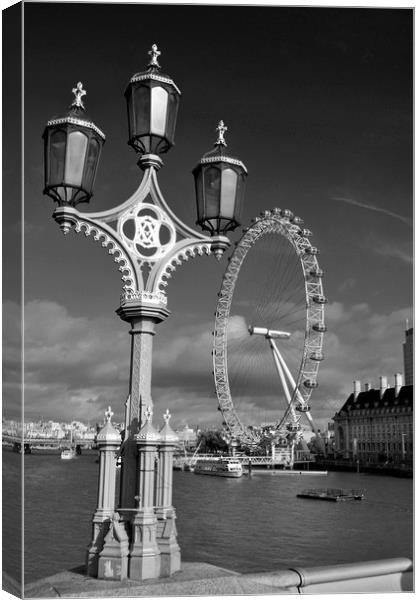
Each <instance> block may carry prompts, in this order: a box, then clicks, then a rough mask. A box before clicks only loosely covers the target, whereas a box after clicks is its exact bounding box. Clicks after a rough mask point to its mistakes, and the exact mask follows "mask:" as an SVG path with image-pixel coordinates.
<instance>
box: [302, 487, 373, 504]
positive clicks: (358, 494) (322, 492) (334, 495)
mask: <svg viewBox="0 0 420 600" xmlns="http://www.w3.org/2000/svg"><path fill="white" fill-rule="evenodd" d="M296 496H297V498H310V499H313V500H327V501H329V502H342V501H344V500H363V499H364V497H365V494H364V492H363V490H344V489H336V488H312V489H307V490H303V491H302V492H300V494H296Z"/></svg>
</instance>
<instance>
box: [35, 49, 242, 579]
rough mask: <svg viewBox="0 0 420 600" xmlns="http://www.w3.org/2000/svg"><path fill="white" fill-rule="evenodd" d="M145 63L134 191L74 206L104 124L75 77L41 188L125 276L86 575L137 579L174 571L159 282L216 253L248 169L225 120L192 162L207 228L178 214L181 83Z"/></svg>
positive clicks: (64, 221)
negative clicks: (84, 208)
mask: <svg viewBox="0 0 420 600" xmlns="http://www.w3.org/2000/svg"><path fill="white" fill-rule="evenodd" d="M149 55H150V61H149V64H148V66H147V69H146V70H145V71H143V72H140V73H136V74H135V75H133V77H132V78H131V79H130V82H129V83H128V86H127V88H126V91H125V97H126V101H127V111H128V131H129V139H128V144H129V145H130V146H131V147H132V148H133V149H134V150H135V152H136V156H137V158H138V161H137V164H138V166H139V167H140V169H141V170H142V171H143V177H142V180H141V183H140V185H139V187H138V189H137V190H136V191H135V192H134V194H133V195H132V196H131V197H130V198H129V199H128V200H126V201H125V202H122V203H121V204H119V205H118V206H117V207H115V208H113V209H110V210H106V211H101V212H89V213H82V212H79V211H78V210H77V208H76V206H77V205H78V204H79V203H81V202H89V200H90V198H91V197H92V195H93V184H94V180H95V175H96V172H97V168H98V162H99V157H100V154H101V150H102V147H103V144H104V141H105V135H104V134H103V132H102V131H101V130H100V129H99V128H98V127H97V126H96V125H95V124H94V123H93V121H92V120H91V119H90V118H89V117H88V116H87V115H86V112H85V107H84V103H83V97H84V96H85V94H86V91H85V90H84V89H83V84H82V83H81V82H79V83H78V84H77V85H76V87H75V88H74V89H73V94H74V97H75V98H74V101H73V104H72V105H71V107H70V110H69V111H68V112H67V113H66V114H65V115H64V116H62V117H57V118H53V119H51V120H50V121H48V122H47V125H46V128H45V131H44V134H43V138H44V152H45V188H44V193H45V194H47V195H49V196H50V197H51V198H53V200H55V201H56V202H57V204H58V206H57V208H56V209H55V211H54V213H53V218H54V219H55V220H56V222H57V223H58V225H59V227H60V229H61V230H62V231H63V233H64V234H67V233H68V232H69V231H70V230H71V229H74V230H75V232H76V233H80V232H83V233H84V234H85V235H86V236H90V235H93V237H94V239H95V240H96V241H100V242H101V243H102V246H103V247H104V248H107V250H108V252H109V254H111V255H113V257H114V261H115V262H116V263H117V264H118V268H119V270H120V271H121V273H122V280H123V289H122V294H121V298H120V306H119V308H118V309H117V311H116V312H117V314H118V316H119V317H120V318H121V319H122V320H123V321H126V322H128V323H129V324H130V327H131V329H130V331H129V333H130V335H131V361H130V382H129V393H128V399H127V402H126V405H125V437H124V440H123V443H122V447H121V449H120V448H119V446H120V441H121V438H120V436H119V434H118V432H117V431H116V430H115V428H114V427H113V426H112V423H111V415H112V413H111V411H110V409H109V410H108V412H107V413H106V419H107V420H106V424H105V426H104V427H103V429H102V430H101V431H100V432H99V434H98V446H99V448H100V472H99V488H98V504H97V509H96V512H95V514H94V517H93V538H92V543H91V545H90V547H89V550H88V560H87V572H88V574H89V575H91V576H95V577H101V578H114V579H115V578H117V579H121V578H125V577H129V578H132V579H136V580H144V579H150V578H155V577H159V576H167V575H170V574H172V573H174V572H175V571H177V570H179V569H180V550H179V546H178V544H177V541H176V527H175V518H176V516H175V509H174V507H173V506H172V456H173V451H174V448H175V446H176V442H177V438H176V436H175V434H174V432H173V431H172V430H171V428H170V426H169V413H168V411H167V413H166V415H165V425H164V427H163V428H162V429H161V431H160V432H159V433H158V432H157V431H156V430H155V429H154V427H153V425H152V414H153V411H152V407H153V401H152V395H151V374H152V343H153V336H154V335H155V328H156V325H157V324H158V323H161V322H162V321H164V320H165V319H166V318H167V317H168V316H169V314H170V311H169V310H168V308H167V296H166V292H165V287H166V286H167V279H168V278H170V277H171V274H172V272H173V271H174V270H175V269H176V267H177V266H178V265H180V264H181V262H182V261H184V260H185V261H186V260H188V259H190V258H193V257H195V256H197V255H202V254H210V253H213V254H214V255H215V256H216V258H217V259H220V257H221V255H222V254H223V252H224V251H225V250H226V249H227V248H228V247H229V245H230V242H229V239H228V237H227V236H226V233H227V232H228V231H230V230H234V229H235V228H236V227H237V226H238V225H239V219H240V212H241V206H242V201H243V195H244V188H245V178H246V175H247V170H246V168H245V165H244V164H243V163H242V162H241V161H240V160H239V159H237V158H233V157H231V156H228V155H227V153H226V151H225V148H226V141H225V139H224V134H225V131H226V129H227V128H226V127H225V126H224V123H223V121H220V123H219V125H218V127H217V132H218V138H217V140H216V142H215V144H214V148H213V150H211V151H210V152H208V153H207V154H205V155H204V156H203V157H202V159H201V160H200V162H199V163H198V164H197V166H196V167H195V168H194V170H193V174H194V179H195V192H196V204H197V221H196V223H197V224H198V225H200V226H201V228H202V229H203V230H204V231H207V232H209V234H210V235H205V234H200V233H198V232H196V231H195V230H193V229H191V228H190V227H188V226H187V225H186V224H185V223H183V222H182V221H181V220H180V219H179V218H178V217H177V216H176V215H175V214H174V213H173V212H172V210H171V208H170V207H169V205H168V204H167V203H166V201H165V199H164V197H163V195H162V193H161V191H160V189H159V185H158V181H157V172H158V170H159V169H160V168H161V167H162V166H163V161H162V159H161V157H160V155H161V154H163V153H165V152H167V151H168V150H169V149H170V148H171V147H172V146H173V144H174V133H175V124H176V116H177V111H178V104H179V98H180V94H181V92H180V91H179V89H178V87H177V86H176V84H175V83H174V82H173V81H172V79H171V78H170V77H169V76H168V75H165V74H163V73H162V72H161V67H160V65H159V62H158V57H159V55H160V52H159V50H158V49H157V46H156V45H153V46H152V49H151V50H150V52H149ZM118 450H119V451H120V453H121V459H122V466H121V478H120V489H119V500H118V507H117V509H116V506H115V504H116V502H115V495H116V491H115V482H116V478H115V470H116V452H117V451H118Z"/></svg>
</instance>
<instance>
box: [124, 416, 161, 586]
mask: <svg viewBox="0 0 420 600" xmlns="http://www.w3.org/2000/svg"><path fill="white" fill-rule="evenodd" d="M145 415H146V423H145V425H144V426H143V427H142V428H141V430H140V432H139V433H138V434H137V435H136V436H135V441H136V443H137V445H138V452H139V465H140V469H139V472H138V490H139V493H138V503H139V504H138V510H137V513H136V514H135V516H134V519H133V521H132V534H131V539H132V542H131V547H130V557H129V577H130V579H136V580H140V581H143V580H145V579H155V578H157V577H159V575H160V560H161V556H160V550H159V546H158V543H157V519H156V514H155V509H154V500H155V461H156V458H157V447H158V443H159V441H160V435H159V433H158V432H157V431H156V430H155V429H154V428H153V426H152V424H151V416H152V410H151V407H150V406H148V408H147V411H146V413H145Z"/></svg>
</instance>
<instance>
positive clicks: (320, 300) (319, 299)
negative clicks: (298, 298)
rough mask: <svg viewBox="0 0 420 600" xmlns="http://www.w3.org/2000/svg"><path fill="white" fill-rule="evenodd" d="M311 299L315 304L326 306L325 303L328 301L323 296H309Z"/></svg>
mask: <svg viewBox="0 0 420 600" xmlns="http://www.w3.org/2000/svg"><path fill="white" fill-rule="evenodd" d="M311 298H312V300H313V301H314V302H316V304H327V302H328V300H327V299H326V297H325V296H321V295H318V294H315V295H314V296H311Z"/></svg>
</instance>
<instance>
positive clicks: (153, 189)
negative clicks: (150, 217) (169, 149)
mask: <svg viewBox="0 0 420 600" xmlns="http://www.w3.org/2000/svg"><path fill="white" fill-rule="evenodd" d="M148 171H151V173H150V178H151V182H150V183H151V185H150V195H151V197H152V200H153V202H154V203H155V204H156V205H157V206H159V208H161V209H162V210H163V211H165V212H166V214H167V215H168V217H169V218H170V219H171V220H172V221H173V223H174V225H175V228H176V231H177V233H178V234H179V235H180V236H181V237H183V238H193V239H194V240H195V241H196V242H204V243H209V242H210V240H211V238H210V237H209V236H206V235H203V234H202V233H199V232H198V231H196V230H195V229H192V228H191V227H189V226H188V225H186V223H184V222H183V221H181V219H180V218H179V217H177V216H176V214H175V213H174V212H173V211H172V210H171V208H170V207H169V206H168V204H167V202H166V200H165V198H164V197H163V194H162V192H161V190H160V187H159V184H158V180H157V175H156V171H155V170H154V169H148Z"/></svg>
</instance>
